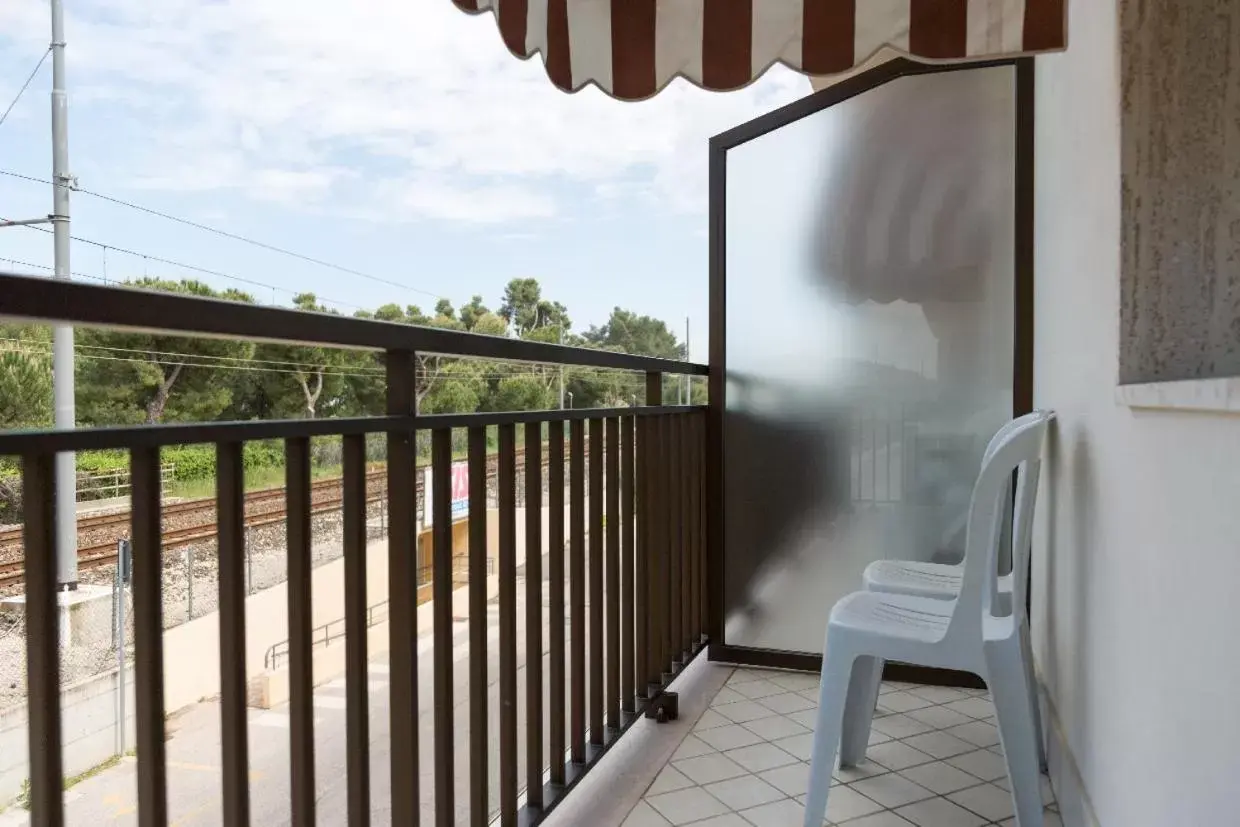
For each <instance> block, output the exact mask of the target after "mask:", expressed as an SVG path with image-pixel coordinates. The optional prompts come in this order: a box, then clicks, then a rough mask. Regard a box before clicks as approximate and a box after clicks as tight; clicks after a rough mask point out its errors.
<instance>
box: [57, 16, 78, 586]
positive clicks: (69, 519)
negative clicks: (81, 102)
mask: <svg viewBox="0 0 1240 827" xmlns="http://www.w3.org/2000/svg"><path fill="white" fill-rule="evenodd" d="M51 5H52V229H53V239H54V243H55V261H54V264H55V278H57V279H64V280H68V278H69V191H70V190H71V189H72V188H73V186H74V181H73V176H72V175H71V174H70V173H69V100H68V96H67V95H66V94H65V11H64V6H63V0H51ZM52 382H53V385H52V395H53V401H54V404H55V408H56V420H55V421H56V427H57V428H64V429H72V428H74V427H75V426H76V424H77V422H76V416H75V412H74V403H73V328H72V327H70V326H69V325H63V324H58V325H55V326H54V327H53V328H52ZM56 515H57V516H56V548H57V559H56V582H57V583H58V584H59V589H60V590H61V591H72V590H74V589H76V588H77V579H78V572H77V475H76V473H75V461H74V455H73V454H69V453H62V454H57V455H56Z"/></svg>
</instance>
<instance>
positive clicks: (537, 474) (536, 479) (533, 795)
mask: <svg viewBox="0 0 1240 827" xmlns="http://www.w3.org/2000/svg"><path fill="white" fill-rule="evenodd" d="M542 554H543V552H542V423H539V422H530V423H527V424H526V426H525V750H526V752H525V771H526V775H525V795H526V802H527V803H528V804H529V806H530V807H531V808H536V809H540V808H541V807H542V806H543V782H542V774H543V753H542V747H543V715H542V711H543V706H542V704H543V686H542V651H543V648H542V626H543V620H542V584H543V577H542Z"/></svg>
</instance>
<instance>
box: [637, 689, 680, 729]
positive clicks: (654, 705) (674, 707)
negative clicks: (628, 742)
mask: <svg viewBox="0 0 1240 827" xmlns="http://www.w3.org/2000/svg"><path fill="white" fill-rule="evenodd" d="M645 714H646V717H647V718H654V719H655V720H656V721H658V722H659V723H661V724H664V723H667V722H668V721H675V720H676V719H677V718H679V717H680V697H679V696H678V695H677V694H676V693H675V692H660V693H659V694H658V695H657V696H655V697H654V698H652V699H651V701H650V703H648V704H647V705H646V713H645Z"/></svg>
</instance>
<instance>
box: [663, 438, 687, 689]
mask: <svg viewBox="0 0 1240 827" xmlns="http://www.w3.org/2000/svg"><path fill="white" fill-rule="evenodd" d="M664 419H665V420H666V427H667V443H666V446H665V448H664V451H663V454H662V457H663V464H664V466H665V468H666V469H667V470H666V474H665V476H664V479H665V480H667V516H668V519H667V567H668V571H667V615H668V623H667V640H668V645H669V647H670V651H669V653H668V655H669V657H668V659H669V660H670V661H671V670H672V672H673V673H674V672H676V671H677V670H678V669H679V668H680V664H681V662H682V661H683V659H684V647H683V645H682V644H683V642H684V641H683V638H682V635H681V628H682V626H681V613H680V588H681V582H682V581H681V558H682V557H683V552H684V547H683V546H682V545H681V543H680V526H681V524H682V520H681V516H682V515H681V510H680V471H681V468H680V437H681V434H680V421H681V420H680V414H672V415H671V416H667V417H664Z"/></svg>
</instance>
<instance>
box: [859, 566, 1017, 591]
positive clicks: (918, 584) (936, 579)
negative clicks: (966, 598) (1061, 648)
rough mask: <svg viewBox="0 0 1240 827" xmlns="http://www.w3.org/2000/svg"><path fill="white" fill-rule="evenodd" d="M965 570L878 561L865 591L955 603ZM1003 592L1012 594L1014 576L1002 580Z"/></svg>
mask: <svg viewBox="0 0 1240 827" xmlns="http://www.w3.org/2000/svg"><path fill="white" fill-rule="evenodd" d="M963 573H964V569H963V567H961V566H958V565H956V566H951V565H945V564H943V563H918V562H915V561H913V560H875V561H874V562H873V563H870V565H868V566H866V568H865V587H866V589H867V590H869V591H876V592H889V593H892V594H906V595H912V596H915V597H931V598H936V599H939V600H943V599H951V598H954V597H955V596H956V595H958V594H959V593H960V583H961V579H962V577H963ZM998 580H999V585H998V588H999V591H1000V592H1001V593H1007V594H1010V593H1011V591H1012V576H1011V575H1010V574H1007V575H1003V576H1002V577H1000V578H999V579H998Z"/></svg>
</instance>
